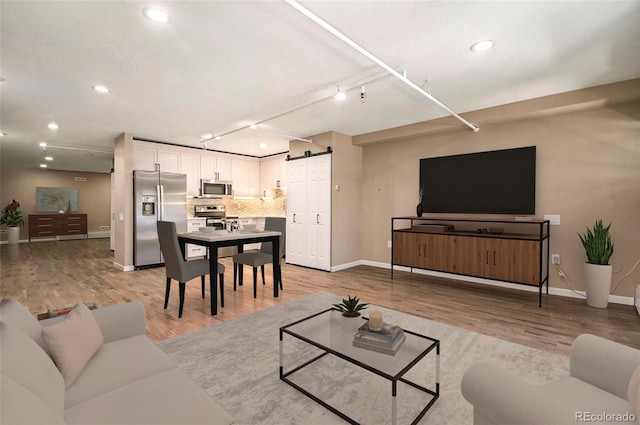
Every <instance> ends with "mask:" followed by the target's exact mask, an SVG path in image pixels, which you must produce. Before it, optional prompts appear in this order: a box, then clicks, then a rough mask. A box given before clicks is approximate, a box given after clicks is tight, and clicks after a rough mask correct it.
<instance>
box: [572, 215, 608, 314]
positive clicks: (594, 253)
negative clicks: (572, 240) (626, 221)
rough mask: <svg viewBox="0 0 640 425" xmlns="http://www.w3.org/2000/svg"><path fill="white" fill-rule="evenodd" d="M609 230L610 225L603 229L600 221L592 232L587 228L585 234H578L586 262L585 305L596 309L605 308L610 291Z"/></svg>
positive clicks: (597, 221)
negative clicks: (585, 255)
mask: <svg viewBox="0 0 640 425" xmlns="http://www.w3.org/2000/svg"><path fill="white" fill-rule="evenodd" d="M610 228H611V223H609V225H608V226H606V227H605V226H604V225H603V224H602V220H596V224H595V225H594V226H593V230H592V229H589V228H588V227H587V233H585V234H584V235H581V234H580V233H578V236H579V237H580V242H582V246H583V247H584V250H585V253H586V254H587V262H586V263H584V284H585V289H586V291H587V305H590V306H592V307H597V308H607V304H608V303H609V293H610V291H611V276H612V267H611V265H610V264H609V258H611V255H612V254H613V243H612V242H611V235H610V233H609V229H610Z"/></svg>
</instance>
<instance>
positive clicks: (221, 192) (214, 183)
mask: <svg viewBox="0 0 640 425" xmlns="http://www.w3.org/2000/svg"><path fill="white" fill-rule="evenodd" d="M232 195H233V188H232V186H231V182H228V181H222V180H205V179H200V196H202V197H205V198H206V197H210V198H213V197H219V196H232Z"/></svg>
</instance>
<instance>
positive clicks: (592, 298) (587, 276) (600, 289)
mask: <svg viewBox="0 0 640 425" xmlns="http://www.w3.org/2000/svg"><path fill="white" fill-rule="evenodd" d="M611 276H612V266H611V265H610V264H609V265H605V266H603V265H598V264H589V263H584V286H585V289H586V290H587V305H589V306H591V307H596V308H607V305H608V304H609V292H611Z"/></svg>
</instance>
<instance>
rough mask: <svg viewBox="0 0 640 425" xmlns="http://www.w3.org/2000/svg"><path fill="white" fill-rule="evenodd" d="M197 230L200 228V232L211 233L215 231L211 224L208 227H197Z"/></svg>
mask: <svg viewBox="0 0 640 425" xmlns="http://www.w3.org/2000/svg"><path fill="white" fill-rule="evenodd" d="M198 230H200V233H213V232H215V231H216V228H215V227H212V226H208V227H199V228H198Z"/></svg>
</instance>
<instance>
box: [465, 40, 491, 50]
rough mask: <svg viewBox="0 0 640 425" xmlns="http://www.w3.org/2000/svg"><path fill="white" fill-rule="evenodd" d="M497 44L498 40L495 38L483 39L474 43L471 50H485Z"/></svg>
mask: <svg viewBox="0 0 640 425" xmlns="http://www.w3.org/2000/svg"><path fill="white" fill-rule="evenodd" d="M495 45H496V42H495V41H493V40H482V41H478V42H477V43H474V44H473V45H472V46H471V47H470V48H469V50H471V51H472V52H484V51H485V50H489V49H492V48H493V47H494V46H495Z"/></svg>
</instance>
